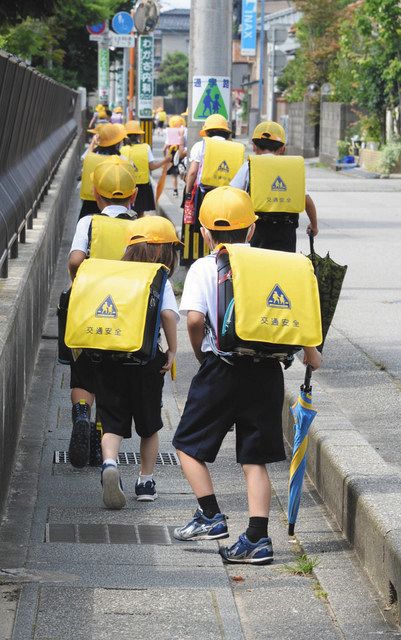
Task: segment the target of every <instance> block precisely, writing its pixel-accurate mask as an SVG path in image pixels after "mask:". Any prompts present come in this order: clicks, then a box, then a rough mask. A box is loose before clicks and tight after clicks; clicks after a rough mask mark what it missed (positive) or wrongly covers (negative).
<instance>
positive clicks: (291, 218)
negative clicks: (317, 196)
mask: <svg viewBox="0 0 401 640" xmlns="http://www.w3.org/2000/svg"><path fill="white" fill-rule="evenodd" d="M279 215H282V216H283V220H282V221H279V220H278V217H279ZM298 218H299V216H298V214H288V215H286V214H277V215H275V216H270V215H267V216H266V217H265V218H263V217H260V218H259V220H257V221H256V225H255V233H254V234H253V236H252V238H251V246H252V247H258V248H259V249H272V250H273V251H288V252H289V253H295V252H296V250H297V227H298Z"/></svg>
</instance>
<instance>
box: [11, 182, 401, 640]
mask: <svg viewBox="0 0 401 640" xmlns="http://www.w3.org/2000/svg"><path fill="white" fill-rule="evenodd" d="M167 193H168V191H167ZM173 204H175V203H173ZM77 211H78V203H77V196H76V194H74V197H73V199H72V201H71V216H70V221H69V223H68V225H67V228H66V229H65V234H64V240H63V245H62V250H61V254H60V259H59V266H58V271H57V274H56V278H55V283H54V287H53V292H52V296H51V300H50V307H49V315H48V321H47V324H46V327H45V328H44V331H43V336H44V338H43V340H42V343H41V349H40V353H39V357H38V361H37V363H36V370H35V376H34V381H33V384H32V387H31V390H30V394H29V398H28V402H27V405H26V409H25V417H24V421H23V425H22V431H21V439H20V445H19V449H18V453H17V458H16V464H15V470H14V475H13V478H12V481H11V488H10V494H9V500H8V503H7V506H6V510H5V513H4V518H3V522H2V525H1V527H0V558H1V570H0V592H1V594H2V598H1V599H0V620H1V621H2V624H1V625H0V640H6V639H8V638H11V637H12V638H13V640H28V638H29V639H32V640H50V639H51V640H67V639H68V638H74V639H76V640H80V639H84V638H85V639H86V640H88V639H92V638H93V639H96V640H101V639H103V638H104V639H107V640H108V639H113V638H118V640H128V639H129V640H133V639H135V640H136V639H138V640H145V639H146V638H149V637H153V636H157V637H158V638H159V639H160V640H172V639H177V640H187V639H188V640H192V639H193V638H198V637H201V638H202V639H204V640H209V639H210V640H212V639H213V640H214V639H216V638H221V639H224V640H229V639H230V640H231V639H232V640H241V639H242V638H245V639H247V640H251V639H253V638H272V639H273V638H274V639H276V638H280V639H283V640H287V639H288V640H290V639H293V638H297V640H304V639H305V640H307V639H308V640H310V638H314V639H319V638H322V639H323V638H324V639H325V640H332V639H333V640H334V639H337V638H343V639H344V638H350V639H351V638H353V639H354V638H355V639H357V640H358V639H360V640H366V638H368V637H370V636H372V635H375V634H376V635H379V634H380V635H384V636H386V637H392V638H401V634H400V633H399V632H398V631H397V630H396V627H395V624H394V618H393V613H394V611H392V610H391V607H388V606H387V605H388V603H386V602H384V601H382V600H381V599H380V598H379V597H378V595H377V593H376V592H375V591H374V589H373V588H372V586H371V584H370V582H369V580H368V579H367V577H366V575H365V574H364V572H363V571H362V569H361V567H360V564H359V562H358V560H357V558H356V555H355V553H354V552H353V551H351V550H350V548H349V546H348V544H347V543H346V541H345V540H344V538H343V537H342V535H341V534H340V532H339V530H338V526H337V525H336V524H335V523H334V521H333V520H332V518H331V516H330V515H329V513H328V511H327V510H326V509H325V508H324V506H323V505H322V504H321V501H320V499H319V497H318V495H317V493H316V491H315V490H314V489H313V487H311V485H307V487H306V489H305V494H304V496H303V501H302V506H301V512H300V517H299V523H298V535H297V539H296V541H295V542H292V543H290V542H289V540H288V537H287V531H286V530H287V526H286V516H285V513H286V501H287V497H286V496H287V482H288V469H289V463H288V462H286V463H282V464H276V465H272V466H271V469H270V471H271V476H272V481H273V486H274V495H273V503H272V512H271V519H270V523H271V524H270V533H271V535H272V538H273V543H274V549H275V562H274V564H273V565H272V566H269V567H256V568H255V567H254V568H252V567H245V566H237V567H236V566H234V567H231V566H229V567H226V566H224V565H223V564H222V562H221V559H220V556H219V555H218V553H217V549H218V545H217V543H216V542H198V543H192V542H190V543H179V542H176V541H174V539H173V538H172V535H171V531H172V528H173V527H174V526H176V525H177V524H183V523H185V522H186V521H187V520H188V519H189V517H190V515H191V514H192V513H193V511H194V510H195V507H196V504H195V501H194V498H193V497H192V495H191V491H190V489H189V486H188V485H187V483H186V481H185V479H184V478H183V475H182V473H181V471H180V467H179V465H178V464H177V460H176V458H175V456H174V451H173V449H172V446H171V440H172V436H173V432H174V429H175V427H176V425H177V423H178V420H179V416H180V412H181V411H182V408H183V406H184V403H185V398H186V394H187V390H188V386H189V382H190V379H191V377H192V375H193V374H194V372H195V370H196V364H195V360H194V357H193V355H192V353H191V349H190V345H189V341H188V338H187V334H186V330H185V323H184V322H181V325H180V328H179V356H178V359H177V360H178V377H177V381H176V382H174V383H172V382H171V380H170V379H169V378H168V377H166V386H165V394H164V408H163V418H164V422H165V428H164V429H163V430H162V432H161V444H160V452H161V458H162V459H163V461H164V464H160V465H158V466H157V471H156V480H157V487H158V493H159V496H160V497H159V499H158V500H157V501H156V502H155V503H154V504H143V503H138V502H136V501H135V500H134V498H133V495H134V482H135V479H136V474H137V472H138V466H137V465H136V464H135V463H132V462H131V461H130V456H127V460H128V461H129V463H128V464H125V463H122V464H121V466H120V470H121V474H122V479H123V483H124V487H125V491H126V494H127V498H128V499H127V507H126V508H125V509H123V510H122V511H120V512H112V511H107V510H106V509H104V507H103V506H102V501H101V490H100V472H99V470H98V469H93V468H87V469H84V470H76V469H73V468H72V467H71V466H70V465H69V464H68V463H64V462H58V463H56V462H54V460H55V452H56V451H59V452H63V451H66V450H67V449H68V441H69V435H70V403H69V388H68V386H69V385H68V381H69V372H68V369H67V368H66V367H63V366H62V365H59V364H57V361H56V355H57V354H56V349H57V345H56V340H55V336H56V319H55V308H56V305H57V299H58V295H59V292H60V291H61V290H62V288H63V287H64V285H65V284H66V283H67V274H66V267H65V265H66V255H67V253H68V249H69V244H70V240H71V237H72V233H73V229H74V226H75V220H76V212H77ZM301 373H302V371H301V365H299V374H300V375H301ZM299 382H300V377H299V376H298V370H296V372H295V373H293V374H292V379H291V380H290V385H291V390H292V392H294V393H296V392H297V388H298V385H299ZM319 410H320V412H321V413H323V415H324V407H319ZM317 420H318V418H317ZM234 438H235V436H234V434H233V433H229V434H228V436H227V438H226V441H225V444H224V447H223V449H222V451H221V454H220V456H219V458H218V463H217V464H215V465H214V466H213V470H212V472H213V476H214V479H215V482H216V491H217V493H218V497H219V501H220V503H221V504H222V506H223V508H224V510H225V512H226V513H227V514H228V515H229V518H230V520H229V527H230V539H229V540H228V541H224V543H227V542H230V541H233V540H235V539H236V536H237V535H238V534H239V533H241V532H242V531H243V530H244V528H245V527H246V524H247V513H246V502H245V497H244V488H243V482H242V477H241V471H240V469H239V468H238V466H237V465H236V464H235V442H234ZM125 451H126V452H127V453H137V452H138V451H139V442H138V439H137V438H134V440H133V442H131V441H129V442H127V443H126V445H125ZM61 458H62V456H61ZM134 458H135V457H134ZM301 553H305V554H307V555H308V557H309V558H317V559H318V561H319V564H318V565H317V566H316V567H315V569H314V570H313V572H312V573H311V574H310V575H306V576H299V575H295V574H294V573H290V572H288V571H286V570H285V565H287V564H291V565H292V566H295V563H296V562H297V557H298V556H299V555H300V554H301ZM298 564H299V563H298ZM12 627H13V631H12V632H11V629H12Z"/></svg>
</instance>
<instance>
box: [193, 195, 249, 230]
mask: <svg viewBox="0 0 401 640" xmlns="http://www.w3.org/2000/svg"><path fill="white" fill-rule="evenodd" d="M256 220H257V217H256V216H255V212H254V209H253V204H252V200H251V198H250V197H249V195H248V194H247V193H246V192H245V191H243V190H242V189H237V188H236V187H229V186H227V187H217V188H216V189H213V190H212V191H209V193H207V194H206V196H205V197H204V199H203V202H202V205H201V208H200V211H199V221H200V223H201V225H202V226H203V227H206V229H211V230H213V231H225V230H234V229H246V228H247V227H250V226H251V224H252V223H253V222H255V221H256Z"/></svg>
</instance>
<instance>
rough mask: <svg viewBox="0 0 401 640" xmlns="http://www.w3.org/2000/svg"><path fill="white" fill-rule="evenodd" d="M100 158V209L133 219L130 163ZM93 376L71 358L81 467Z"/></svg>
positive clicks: (86, 220)
mask: <svg viewBox="0 0 401 640" xmlns="http://www.w3.org/2000/svg"><path fill="white" fill-rule="evenodd" d="M110 126H115V125H110ZM100 157H101V158H102V160H103V162H101V163H99V164H97V165H96V166H95V169H94V171H93V176H92V177H91V184H92V188H93V190H94V197H95V198H96V200H95V202H96V205H97V207H98V211H99V212H102V215H105V216H109V217H111V218H122V219H125V220H133V219H134V218H135V212H134V211H132V209H131V208H130V207H131V205H133V203H134V202H135V197H136V181H135V171H134V169H133V167H132V165H131V163H130V162H128V161H127V160H121V159H120V158H119V157H118V156H108V157H105V156H100ZM91 223H92V216H91V215H87V216H84V217H83V218H81V219H80V220H79V222H78V224H77V227H76V230H75V234H74V238H73V241H72V244H71V249H70V253H69V256H68V270H69V273H70V276H71V280H74V278H75V276H76V273H77V271H78V268H79V266H80V264H81V263H82V262H83V261H84V260H85V259H86V258H87V257H88V256H89V252H90V237H91ZM110 241H112V238H110ZM93 375H94V374H93V365H92V363H91V362H90V360H89V359H88V358H87V357H86V355H85V353H83V352H82V353H81V354H80V355H79V356H78V358H77V359H76V360H74V359H73V360H72V361H71V379H70V388H71V402H72V433H71V440H70V445H69V459H70V462H71V464H72V465H73V466H74V467H78V468H80V467H84V466H85V465H86V464H87V463H88V459H89V450H90V414H91V407H92V405H93V402H94V386H93Z"/></svg>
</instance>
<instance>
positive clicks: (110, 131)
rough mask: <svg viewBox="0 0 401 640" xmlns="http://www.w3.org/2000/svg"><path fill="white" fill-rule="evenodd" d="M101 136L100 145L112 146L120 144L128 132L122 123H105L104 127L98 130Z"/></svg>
mask: <svg viewBox="0 0 401 640" xmlns="http://www.w3.org/2000/svg"><path fill="white" fill-rule="evenodd" d="M97 134H98V136H99V147H111V146H112V145H113V144H118V143H119V142H121V141H122V140H124V138H125V137H126V135H127V133H126V131H125V127H124V125H122V124H111V123H107V124H104V125H103V127H102V128H101V129H100V130H99V131H97Z"/></svg>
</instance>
